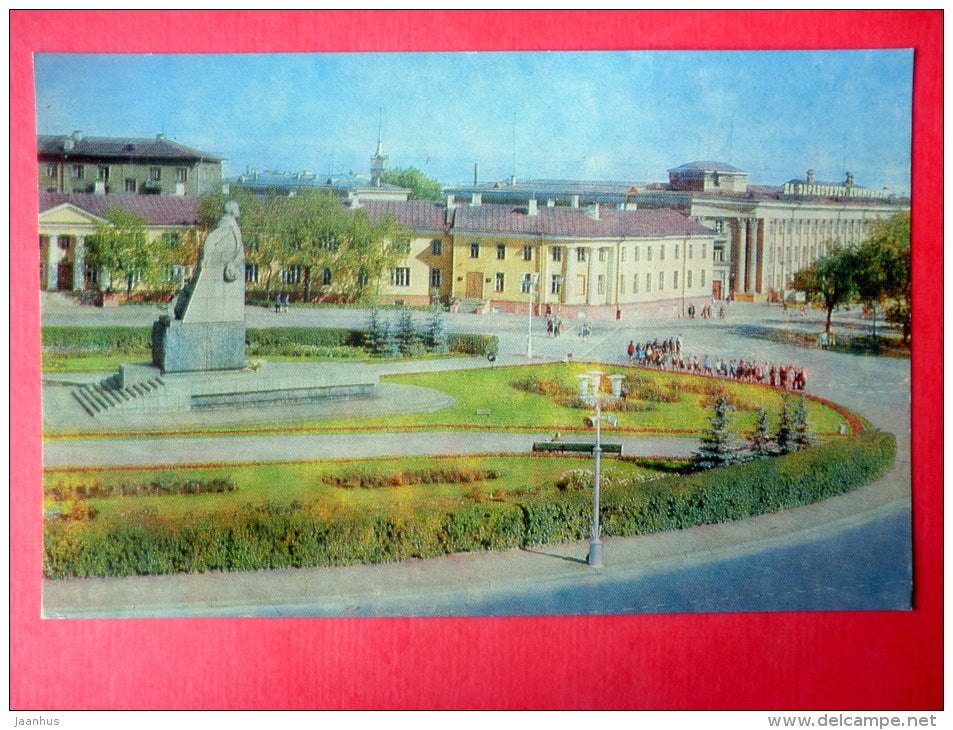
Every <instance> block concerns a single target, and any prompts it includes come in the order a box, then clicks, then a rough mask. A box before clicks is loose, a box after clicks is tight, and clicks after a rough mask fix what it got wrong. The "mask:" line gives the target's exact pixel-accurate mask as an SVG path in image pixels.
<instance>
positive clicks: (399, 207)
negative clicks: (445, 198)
mask: <svg viewBox="0 0 953 730" xmlns="http://www.w3.org/2000/svg"><path fill="white" fill-rule="evenodd" d="M360 205H361V208H363V209H365V210H367V212H368V214H369V215H370V217H371V220H375V221H379V220H381V219H383V218H386V217H387V216H391V217H393V218H395V219H396V220H397V222H398V223H400V224H402V225H405V226H407V227H408V228H411V229H413V230H415V231H445V230H447V207H446V205H444V204H443V203H435V202H433V201H431V200H362V201H361V203H360Z"/></svg>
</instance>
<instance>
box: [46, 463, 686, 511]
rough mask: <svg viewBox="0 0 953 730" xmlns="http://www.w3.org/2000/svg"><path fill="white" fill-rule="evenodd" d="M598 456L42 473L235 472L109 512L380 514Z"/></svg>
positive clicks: (124, 501)
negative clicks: (332, 479)
mask: <svg viewBox="0 0 953 730" xmlns="http://www.w3.org/2000/svg"><path fill="white" fill-rule="evenodd" d="M591 468H592V458H591V457H582V458H579V457H577V458H568V457H511V456H500V457H490V458H485V457H450V458H433V457H430V458H409V459H392V458H391V459H366V460H355V461H346V462H340V461H317V462H308V463H296V464H271V465H242V466H235V465H232V466H223V467H216V468H195V469H182V468H169V469H149V470H138V469H129V470H125V469H123V470H102V471H100V470H88V471H87V470H84V471H78V472H77V471H73V472H59V471H49V472H47V473H45V474H44V478H43V482H44V487H51V486H54V485H58V486H61V487H62V486H68V485H73V486H76V485H92V484H96V483H100V484H104V485H116V484H122V483H126V484H137V483H147V482H150V481H153V480H163V481H166V482H169V481H176V480H187V479H191V480H210V479H226V478H227V479H231V480H232V481H233V482H234V483H235V486H236V487H237V489H236V491H234V492H228V493H225V494H197V495H168V496H135V497H133V496H125V497H111V498H106V499H90V500H89V503H90V504H91V505H92V506H93V507H94V508H95V509H96V510H97V511H98V512H99V513H100V514H101V515H103V516H109V515H113V516H121V515H122V513H124V512H127V511H130V510H140V509H154V510H156V511H158V512H161V513H164V514H175V515H184V514H187V513H202V512H216V511H221V510H228V509H230V508H236V507H240V506H241V505H244V504H248V503H260V502H266V501H267V502H272V503H277V504H289V503H291V502H294V501H297V502H300V503H309V502H320V503H322V504H325V505H327V506H329V507H334V506H344V507H350V508H354V509H358V510H360V511H362V512H366V511H377V512H381V513H385V512H389V511H392V510H394V509H395V508H396V509H402V508H409V509H418V508H423V509H426V508H427V507H431V506H440V505H442V504H443V505H446V504H448V503H450V504H452V503H459V502H461V501H463V500H466V499H470V498H473V497H480V498H498V497H505V495H506V494H507V493H513V492H514V491H520V492H523V493H525V492H526V491H535V490H542V489H555V487H553V486H552V485H553V483H554V482H555V481H556V479H557V478H558V477H559V476H560V475H561V474H563V473H564V472H566V471H568V470H570V469H591ZM672 468H673V462H662V461H656V462H653V461H652V460H639V461H637V462H635V461H622V460H619V459H612V458H609V457H604V460H603V471H604V473H618V474H619V475H621V476H636V475H642V474H644V475H653V474H662V473H666V472H667V471H670V470H671V469H672ZM433 469H440V470H450V469H484V470H491V471H495V472H497V473H498V475H499V476H498V478H496V479H486V480H483V481H474V482H470V483H458V484H420V485H413V486H393V487H391V486H387V487H373V488H344V487H338V486H331V485H328V484H325V483H324V482H323V481H322V477H323V476H324V475H325V474H341V473H343V472H346V471H348V472H349V471H354V470H362V471H373V472H380V473H383V474H396V473H401V472H414V471H420V470H433ZM43 508H44V510H46V511H49V510H52V509H61V510H63V511H64V512H68V511H69V509H70V504H69V502H55V501H52V500H48V499H47V500H44V505H43Z"/></svg>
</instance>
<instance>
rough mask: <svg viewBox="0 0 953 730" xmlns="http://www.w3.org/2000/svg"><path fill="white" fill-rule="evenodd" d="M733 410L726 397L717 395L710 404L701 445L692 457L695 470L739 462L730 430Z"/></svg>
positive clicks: (733, 437)
mask: <svg viewBox="0 0 953 730" xmlns="http://www.w3.org/2000/svg"><path fill="white" fill-rule="evenodd" d="M733 410H734V408H732V407H731V405H730V404H729V403H728V397H727V396H726V395H724V394H722V393H719V394H718V395H716V396H715V397H714V399H713V400H712V402H711V412H712V414H711V417H710V418H709V421H708V428H707V429H706V430H705V431H704V432H703V433H702V438H701V445H700V446H699V447H698V451H696V452H695V454H694V455H693V457H692V465H693V466H694V467H695V468H696V469H713V468H715V467H718V466H727V465H729V464H734V463H736V462H737V461H739V460H740V458H739V454H738V446H737V445H736V443H735V436H734V432H733V431H732V430H731V412H732V411H733Z"/></svg>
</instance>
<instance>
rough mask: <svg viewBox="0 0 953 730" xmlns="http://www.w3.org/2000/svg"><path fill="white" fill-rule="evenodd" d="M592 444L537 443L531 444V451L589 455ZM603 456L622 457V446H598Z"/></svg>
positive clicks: (570, 442)
mask: <svg viewBox="0 0 953 730" xmlns="http://www.w3.org/2000/svg"><path fill="white" fill-rule="evenodd" d="M594 446H595V444H594V443H579V442H572V441H537V442H536V443H534V444H533V451H534V452H535V451H552V452H556V453H569V452H572V453H577V452H578V453H584V454H591V453H592V448H593V447H594ZM600 446H601V447H602V453H603V454H619V455H620V456H621V455H622V444H600Z"/></svg>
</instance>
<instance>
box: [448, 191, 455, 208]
mask: <svg viewBox="0 0 953 730" xmlns="http://www.w3.org/2000/svg"><path fill="white" fill-rule="evenodd" d="M456 207H457V196H456V195H454V194H453V193H450V194H448V195H447V210H453V209H454V208H456Z"/></svg>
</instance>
